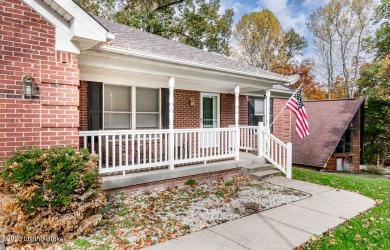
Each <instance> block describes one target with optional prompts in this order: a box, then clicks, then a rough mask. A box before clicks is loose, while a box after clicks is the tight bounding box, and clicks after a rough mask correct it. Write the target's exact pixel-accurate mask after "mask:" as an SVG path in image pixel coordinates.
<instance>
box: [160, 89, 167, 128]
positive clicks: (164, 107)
mask: <svg viewBox="0 0 390 250" xmlns="http://www.w3.org/2000/svg"><path fill="white" fill-rule="evenodd" d="M161 90H162V100H163V128H164V129H168V128H169V89H168V88H163V89H161Z"/></svg>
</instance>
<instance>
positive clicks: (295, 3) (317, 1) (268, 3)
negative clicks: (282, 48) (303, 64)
mask: <svg viewBox="0 0 390 250" xmlns="http://www.w3.org/2000/svg"><path fill="white" fill-rule="evenodd" d="M328 2H329V0H241V1H237V0H221V11H224V10H225V9H233V10H234V26H235V24H236V23H237V22H238V21H239V20H240V19H241V17H242V16H243V15H245V14H250V13H251V12H254V11H261V10H263V9H269V10H271V11H272V12H273V13H274V14H275V16H276V18H278V20H279V22H280V24H281V25H282V28H283V29H284V30H289V29H291V28H293V29H294V30H295V31H296V32H298V33H299V34H300V35H301V36H304V37H305V39H306V40H307V41H308V43H309V46H308V47H307V48H306V49H305V51H304V54H303V58H307V57H313V56H314V47H313V42H312V39H313V36H312V34H311V33H310V31H309V30H308V29H307V27H306V23H307V22H308V21H309V17H310V15H311V14H312V13H313V12H315V11H316V10H317V9H318V8H319V7H321V6H323V5H326V4H327V3H328ZM297 59H298V60H299V59H302V58H297Z"/></svg>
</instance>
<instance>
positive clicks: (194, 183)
mask: <svg viewBox="0 0 390 250" xmlns="http://www.w3.org/2000/svg"><path fill="white" fill-rule="evenodd" d="M184 184H185V185H188V186H194V185H196V180H192V179H189V180H188V181H186V182H185V183H184Z"/></svg>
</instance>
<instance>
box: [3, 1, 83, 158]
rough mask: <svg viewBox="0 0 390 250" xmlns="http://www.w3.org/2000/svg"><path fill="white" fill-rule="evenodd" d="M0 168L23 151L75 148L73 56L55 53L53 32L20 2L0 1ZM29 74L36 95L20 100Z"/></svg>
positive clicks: (75, 73)
mask: <svg viewBox="0 0 390 250" xmlns="http://www.w3.org/2000/svg"><path fill="white" fill-rule="evenodd" d="M0 30H1V33H0V50H1V52H2V54H1V55H0V71H1V74H0V131H1V133H0V164H1V163H2V160H3V159H4V158H9V157H11V156H12V155H13V152H14V151H15V150H16V149H20V150H23V148H24V147H25V146H35V147H39V148H51V147H57V146H64V145H71V146H73V147H77V146H78V141H79V138H78V127H79V110H78V106H79V89H78V86H79V69H78V60H77V55H73V54H69V53H63V52H58V51H55V28H54V26H53V25H52V24H51V23H49V22H48V21H46V20H45V19H44V18H43V17H41V16H40V15H39V14H38V13H36V12H35V11H34V10H32V9H31V8H30V7H29V6H28V5H26V4H24V2H23V1H22V0H1V1H0ZM27 74H31V75H32V76H33V77H34V79H35V84H36V85H35V86H37V88H36V89H37V91H39V92H37V94H36V95H35V96H34V97H32V98H30V99H26V98H25V97H24V96H23V95H22V91H21V89H22V78H23V76H25V75H27Z"/></svg>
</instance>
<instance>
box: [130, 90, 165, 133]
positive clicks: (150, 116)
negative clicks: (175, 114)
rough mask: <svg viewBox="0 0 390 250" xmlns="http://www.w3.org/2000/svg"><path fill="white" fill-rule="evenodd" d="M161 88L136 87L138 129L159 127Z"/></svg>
mask: <svg viewBox="0 0 390 250" xmlns="http://www.w3.org/2000/svg"><path fill="white" fill-rule="evenodd" d="M159 93H160V91H159V89H150V88H137V89H136V129H156V128H158V127H159V117H160V110H159V100H160V98H159V96H160V95H159Z"/></svg>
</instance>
